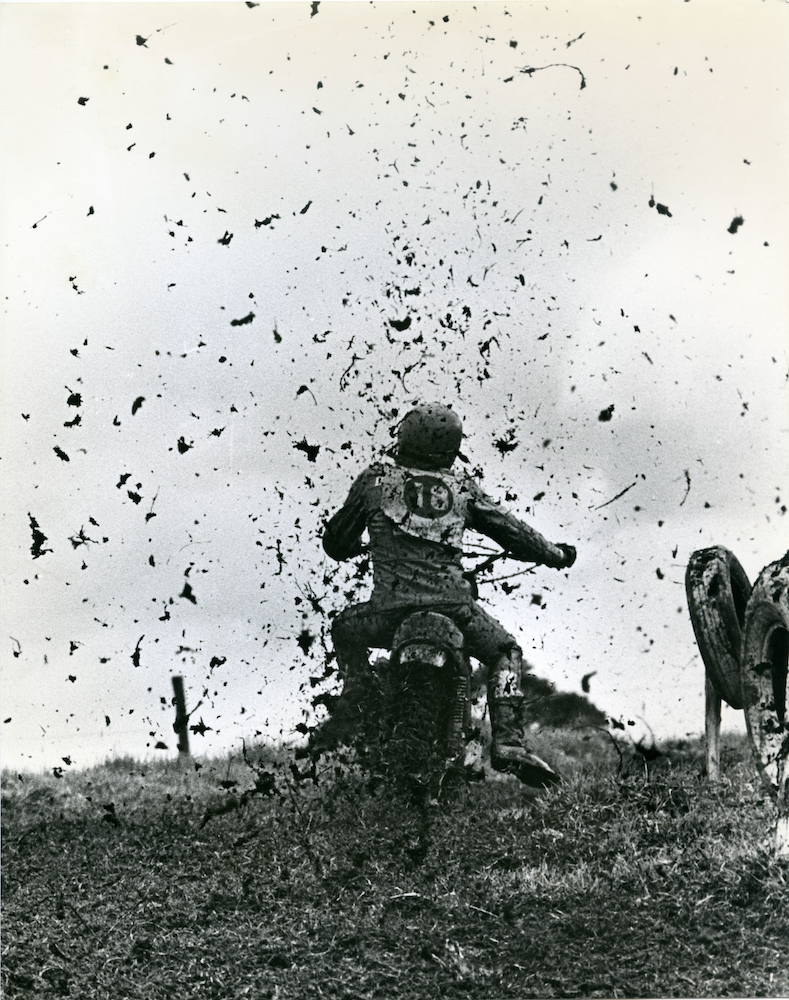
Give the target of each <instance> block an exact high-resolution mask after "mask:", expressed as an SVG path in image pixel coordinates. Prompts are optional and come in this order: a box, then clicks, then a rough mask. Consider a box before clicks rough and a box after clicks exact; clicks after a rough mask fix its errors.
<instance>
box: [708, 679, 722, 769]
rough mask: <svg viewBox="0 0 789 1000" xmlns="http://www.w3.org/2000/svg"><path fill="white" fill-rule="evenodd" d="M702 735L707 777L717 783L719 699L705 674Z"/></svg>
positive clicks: (718, 765) (719, 726) (719, 729)
mask: <svg viewBox="0 0 789 1000" xmlns="http://www.w3.org/2000/svg"><path fill="white" fill-rule="evenodd" d="M704 696H705V705H704V708H705V714H704V733H705V736H706V740H707V777H708V778H709V780H710V781H717V780H718V778H719V777H720V763H721V753H720V739H721V697H720V695H719V694H718V692H717V691H716V690H715V687H714V685H713V683H712V681H711V680H710V678H709V675H708V674H707V673H705V674H704Z"/></svg>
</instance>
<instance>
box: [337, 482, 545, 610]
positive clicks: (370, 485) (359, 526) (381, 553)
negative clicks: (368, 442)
mask: <svg viewBox="0 0 789 1000" xmlns="http://www.w3.org/2000/svg"><path fill="white" fill-rule="evenodd" d="M466 528H473V529H474V530H476V531H479V532H481V533H482V534H484V535H487V536H488V537H489V538H492V539H493V540H494V541H496V542H497V543H498V544H499V545H501V546H502V548H504V549H507V550H508V551H509V552H510V553H511V555H513V556H514V557H515V558H516V559H522V560H523V561H525V562H538V563H542V564H544V565H547V566H560V565H561V564H562V562H563V560H564V552H563V550H562V549H560V548H559V547H558V546H556V545H552V544H551V543H550V542H549V541H547V540H546V539H545V538H543V536H542V535H541V534H539V532H537V531H534V529H533V528H530V527H529V526H528V525H527V524H525V523H524V522H523V521H520V520H518V519H517V518H516V517H513V515H512V514H510V513H509V512H508V511H506V510H505V509H504V508H502V507H501V506H499V505H498V504H497V503H495V502H494V501H493V500H491V499H490V498H489V497H488V496H486V495H485V493H484V492H483V491H482V490H481V489H480V487H479V485H478V484H477V483H476V482H475V481H474V480H473V479H472V478H471V477H470V476H468V475H466V474H465V473H463V472H453V471H450V470H449V469H441V470H437V471H430V472H428V471H425V470H422V469H409V468H407V467H405V466H401V465H391V464H388V463H383V462H382V463H376V464H375V465H371V466H369V467H368V468H367V469H365V470H364V472H363V473H362V474H361V476H359V478H358V479H357V480H356V482H355V483H354V484H353V486H352V487H351V491H350V493H349V494H348V499H347V500H346V501H345V503H344V505H343V506H342V508H341V509H340V510H339V511H338V512H337V513H336V514H335V515H334V517H332V518H331V520H330V521H329V523H328V524H327V526H326V530H325V532H324V536H323V547H324V549H325V550H326V552H327V554H328V555H329V556H331V557H332V558H333V559H338V560H342V559H349V558H352V557H353V556H355V555H359V554H360V553H361V551H362V533H363V532H364V531H365V529H366V530H367V532H368V534H369V539H370V542H369V550H370V555H371V558H372V564H373V594H372V600H373V601H376V602H380V603H382V604H385V605H390V604H409V605H426V604H435V603H440V602H446V601H464V600H470V599H471V587H470V585H469V583H468V581H467V580H465V579H464V578H463V566H462V563H461V561H460V554H461V547H462V543H463V533H464V531H465V529H466Z"/></svg>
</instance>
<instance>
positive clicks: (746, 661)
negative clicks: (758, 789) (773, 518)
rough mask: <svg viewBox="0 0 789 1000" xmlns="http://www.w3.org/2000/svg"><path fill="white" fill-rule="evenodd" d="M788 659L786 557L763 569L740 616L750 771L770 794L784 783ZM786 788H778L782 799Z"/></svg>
mask: <svg viewBox="0 0 789 1000" xmlns="http://www.w3.org/2000/svg"><path fill="white" fill-rule="evenodd" d="M788 656H789V552H787V554H786V555H785V556H784V557H783V559H780V560H778V562H774V563H770V565H769V566H765V568H764V569H763V570H762V572H761V573H760V574H759V577H758V579H757V580H756V583H755V584H754V586H753V591H752V593H751V597H750V600H749V601H748V607H747V609H746V612H745V630H744V633H743V648H742V701H743V707H744V709H745V721H746V724H747V727H748V736H749V738H750V741H751V748H752V749H753V753H754V757H755V759H756V766H757V768H758V769H759V773H760V775H761V777H762V780H763V782H764V784H765V785H766V787H767V788H768V790H769V791H770V794H771V795H773V796H777V795H778V791H779V782H780V781H781V780H782V777H783V780H784V781H785V780H789V770H787V768H786V757H787V755H789V718H788V717H787V705H786V699H787V690H786V682H787V657H788ZM785 794H786V789H784V794H783V796H782V798H783V797H785Z"/></svg>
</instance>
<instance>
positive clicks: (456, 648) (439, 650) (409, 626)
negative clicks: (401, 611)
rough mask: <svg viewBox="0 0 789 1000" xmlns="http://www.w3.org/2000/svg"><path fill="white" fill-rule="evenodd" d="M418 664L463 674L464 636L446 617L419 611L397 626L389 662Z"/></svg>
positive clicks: (464, 667) (432, 612)
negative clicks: (445, 668) (448, 667)
mask: <svg viewBox="0 0 789 1000" xmlns="http://www.w3.org/2000/svg"><path fill="white" fill-rule="evenodd" d="M417 660H421V662H423V663H425V664H426V665H430V666H433V667H436V668H442V667H444V666H451V667H452V668H453V670H454V671H455V672H458V673H460V672H464V673H465V672H466V670H467V667H466V657H465V652H464V639H463V633H462V632H461V631H460V629H459V628H458V627H457V625H456V624H455V623H454V622H453V621H452V620H451V619H449V618H447V617H446V615H441V614H438V613H437V612H435V611H418V612H416V613H415V614H413V615H409V616H408V618H406V620H405V621H404V622H403V623H402V624H401V625H400V627H399V628H398V630H397V632H396V633H395V636H394V640H393V642H392V662H393V663H394V664H397V663H404V664H405V663H414V662H416V661H417Z"/></svg>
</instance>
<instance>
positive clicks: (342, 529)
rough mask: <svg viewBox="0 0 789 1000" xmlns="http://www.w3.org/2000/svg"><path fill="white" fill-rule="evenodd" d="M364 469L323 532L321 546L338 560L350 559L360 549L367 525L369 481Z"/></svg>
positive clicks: (367, 471)
mask: <svg viewBox="0 0 789 1000" xmlns="http://www.w3.org/2000/svg"><path fill="white" fill-rule="evenodd" d="M368 473H369V470H365V471H364V472H363V473H362V474H361V476H359V478H358V479H357V480H356V482H355V483H354V484H353V486H352V487H351V491H350V493H349V494H348V499H347V500H346V501H345V503H344V504H343V505H342V507H341V508H340V509H339V510H338V511H337V513H336V514H335V515H334V517H332V518H331V520H330V521H329V523H328V524H327V525H326V529H325V530H324V532H323V548H324V550H325V551H326V554H327V555H328V556H331V558H332V559H336V560H337V561H338V562H339V561H341V560H343V559H352V558H353V557H354V556H358V555H360V554H361V551H362V532H363V531H364V529H365V527H366V526H367V507H366V504H365V491H366V488H367V486H368V482H369V475H368Z"/></svg>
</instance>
